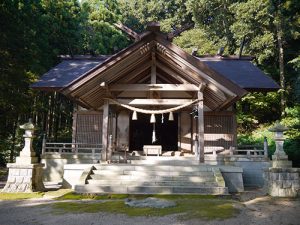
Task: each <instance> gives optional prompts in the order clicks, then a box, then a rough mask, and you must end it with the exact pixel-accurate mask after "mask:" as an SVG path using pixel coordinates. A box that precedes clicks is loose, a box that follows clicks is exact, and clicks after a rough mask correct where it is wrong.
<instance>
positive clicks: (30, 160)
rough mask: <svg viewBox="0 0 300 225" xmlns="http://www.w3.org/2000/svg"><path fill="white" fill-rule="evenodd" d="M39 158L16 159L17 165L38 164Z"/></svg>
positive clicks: (21, 157) (20, 157)
mask: <svg viewBox="0 0 300 225" xmlns="http://www.w3.org/2000/svg"><path fill="white" fill-rule="evenodd" d="M38 161H39V160H38V158H37V157H31V156H18V157H17V158H16V164H19V165H21V164H25V165H28V164H37V163H38Z"/></svg>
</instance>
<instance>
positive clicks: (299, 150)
mask: <svg viewBox="0 0 300 225" xmlns="http://www.w3.org/2000/svg"><path fill="white" fill-rule="evenodd" d="M285 112H286V116H285V117H284V118H282V119H281V121H280V122H281V123H282V124H284V125H285V126H287V127H288V128H289V130H288V131H286V132H285V137H286V140H285V142H284V150H285V152H286V153H287V155H288V156H289V159H290V160H292V161H293V165H294V166H299V165H300V106H299V105H296V106H294V107H291V108H286V109H285ZM273 125H274V123H271V124H269V125H267V124H265V125H261V126H259V127H257V128H255V129H254V128H253V129H250V130H247V131H246V132H240V134H239V135H238V144H239V145H260V146H262V144H263V139H264V137H267V139H268V145H269V155H270V156H271V155H272V154H273V153H274V151H275V142H274V134H273V133H272V132H270V131H268V129H269V128H270V127H272V126H273Z"/></svg>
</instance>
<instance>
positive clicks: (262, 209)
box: [0, 197, 300, 225]
mask: <svg viewBox="0 0 300 225" xmlns="http://www.w3.org/2000/svg"><path fill="white" fill-rule="evenodd" d="M53 202H54V201H53V200H49V199H36V200H33V199H32V200H25V201H0V225H19V224H25V225H64V224H66V225H85V224H88V225H102V224H103V225H119V224H120V225H127V224H128V225H133V224H138V225H154V224H155V225H159V224H168V225H171V224H173V225H202V224H205V225H211V224H225V225H235V224H236V225H248V224H261V225H268V224H270V225H277V224H278V225H279V224H280V225H281V224H284V225H285V224H287V225H300V199H279V198H270V197H258V198H255V199H253V200H249V201H246V202H243V203H241V204H240V203H238V204H237V207H238V208H239V209H240V214H239V215H237V216H236V217H234V218H231V219H227V220H222V221H220V220H212V221H205V220H200V219H197V220H188V221H180V220H178V219H177V217H176V215H171V216H163V217H128V216H125V215H120V214H117V215H114V214H110V213H101V212H99V213H81V214H73V213H64V214H57V213H55V211H53V209H52V206H51V204H52V203H53Z"/></svg>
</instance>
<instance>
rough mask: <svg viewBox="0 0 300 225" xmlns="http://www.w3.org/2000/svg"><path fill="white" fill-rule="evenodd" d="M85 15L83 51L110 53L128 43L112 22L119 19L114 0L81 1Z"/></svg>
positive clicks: (116, 4)
mask: <svg viewBox="0 0 300 225" xmlns="http://www.w3.org/2000/svg"><path fill="white" fill-rule="evenodd" d="M82 10H83V13H84V14H85V15H86V17H87V18H86V22H85V23H84V25H83V29H84V30H83V51H84V52H85V53H91V54H106V55H107V54H112V53H115V52H117V51H119V50H120V49H123V48H125V47H126V46H128V44H129V39H128V38H127V37H126V36H125V35H124V34H122V32H121V31H120V30H118V29H117V28H116V27H115V26H114V23H117V22H118V21H120V19H121V14H120V10H119V8H118V3H117V1H116V0H93V1H83V2H82Z"/></svg>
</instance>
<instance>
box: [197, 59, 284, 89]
mask: <svg viewBox="0 0 300 225" xmlns="http://www.w3.org/2000/svg"><path fill="white" fill-rule="evenodd" d="M199 60H200V61H202V62H204V63H205V64H207V65H208V66H209V67H210V68H212V69H214V70H215V71H217V72H219V73H221V74H222V75H223V76H225V77H227V78H228V79H230V80H231V81H232V82H234V83H236V84H237V85H239V86H240V87H242V88H244V89H246V90H247V91H274V90H278V89H280V86H279V85H278V84H277V83H276V82H275V81H274V80H272V78H271V77H269V76H267V75H266V74H264V73H263V72H262V71H261V70H260V69H259V68H258V67H257V66H255V65H254V64H253V63H252V62H251V61H250V60H249V59H238V58H223V57H202V58H199Z"/></svg>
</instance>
